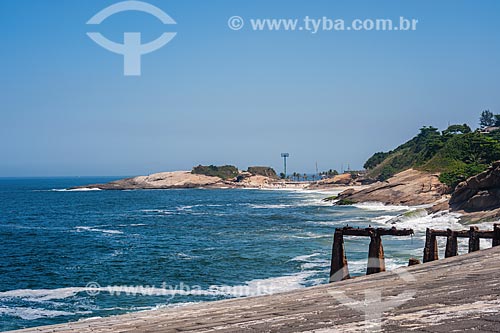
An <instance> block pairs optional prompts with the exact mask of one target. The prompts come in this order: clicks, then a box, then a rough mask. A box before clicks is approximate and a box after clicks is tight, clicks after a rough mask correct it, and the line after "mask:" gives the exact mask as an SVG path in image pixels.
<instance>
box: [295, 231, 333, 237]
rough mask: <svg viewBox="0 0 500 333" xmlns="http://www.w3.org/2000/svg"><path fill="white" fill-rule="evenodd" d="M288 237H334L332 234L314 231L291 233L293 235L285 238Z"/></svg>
mask: <svg viewBox="0 0 500 333" xmlns="http://www.w3.org/2000/svg"><path fill="white" fill-rule="evenodd" d="M288 237H291V238H299V239H310V238H330V237H332V235H331V234H317V233H314V232H310V231H308V232H303V233H299V234H295V235H291V236H285V238H288Z"/></svg>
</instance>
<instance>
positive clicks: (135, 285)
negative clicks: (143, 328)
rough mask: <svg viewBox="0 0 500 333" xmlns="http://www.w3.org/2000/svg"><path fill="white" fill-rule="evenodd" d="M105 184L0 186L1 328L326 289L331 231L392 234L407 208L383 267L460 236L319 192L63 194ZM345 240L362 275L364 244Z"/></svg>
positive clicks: (3, 182) (444, 222) (435, 222)
mask: <svg viewBox="0 0 500 333" xmlns="http://www.w3.org/2000/svg"><path fill="white" fill-rule="evenodd" d="M113 179H114V178H29V179H28V178H26V179H18V178H16V179H14V178H10V179H0V253H1V257H0V258H1V259H0V330H2V331H4V330H12V329H19V328H24V327H33V326H39V325H48V324H57V323H63V322H68V321H76V320H82V319H84V318H89V317H105V316H110V315H116V314H122V313H127V312H132V311H142V310H149V309H155V308H163V307H176V306H183V305H186V304H190V303H195V302H207V301H214V300H221V299H227V298H233V297H245V296H254V295H263V294H269V293H275V292H280V291H287V290H292V289H296V288H304V287H307V286H313V285H318V284H324V283H327V281H328V275H329V265H330V255H331V246H332V236H333V233H334V230H335V228H336V227H342V226H345V225H349V226H359V227H367V226H368V225H371V226H374V227H378V226H383V227H391V226H392V224H391V222H390V220H391V218H393V217H395V216H398V215H400V214H403V213H405V212H408V211H412V210H413V211H415V213H414V214H409V216H407V217H405V218H403V219H402V220H401V221H400V222H399V223H398V224H397V227H400V228H404V227H409V228H414V230H415V235H414V236H413V237H384V239H383V243H384V249H385V255H386V266H387V268H388V269H393V268H395V267H399V266H405V265H407V263H408V259H409V258H410V257H417V258H419V259H420V258H421V257H422V250H423V246H424V240H425V228H426V227H427V226H430V227H434V228H447V227H451V228H454V229H461V228H463V227H462V226H460V225H459V224H458V222H457V220H458V219H457V216H455V215H451V214H436V215H432V216H423V215H422V214H419V212H418V211H416V210H415V208H410V207H387V206H383V205H381V204H376V203H373V204H361V205H356V206H343V207H335V206H332V204H331V203H325V202H323V201H322V199H323V198H325V197H327V196H329V195H331V193H325V192H310V191H290V190H288V191H287V190H250V189H219V190H206V189H185V190H137V191H90V190H89V191H68V190H65V189H66V188H69V187H71V186H77V185H85V184H89V183H102V182H107V181H110V180H113ZM345 241H346V244H345V246H346V251H347V256H348V261H349V269H350V272H351V275H361V274H364V272H365V270H366V260H367V251H368V242H369V239H367V238H365V237H346V239H345ZM440 242H441V243H440V244H441V250H442V249H443V246H444V243H443V242H444V240H440ZM464 242H465V241H464ZM465 246H466V244H465V243H461V252H464V251H466V248H465ZM483 246H488V244H484V245H483Z"/></svg>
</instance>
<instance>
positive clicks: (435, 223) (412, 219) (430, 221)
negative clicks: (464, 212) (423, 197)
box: [386, 211, 464, 233]
mask: <svg viewBox="0 0 500 333" xmlns="http://www.w3.org/2000/svg"><path fill="white" fill-rule="evenodd" d="M424 212H425V211H422V213H418V212H415V213H414V214H408V215H405V214H403V215H402V216H400V217H398V218H396V219H394V220H388V221H386V223H387V224H390V225H392V226H396V227H398V228H411V229H413V230H414V231H415V232H419V233H425V230H426V229H427V228H431V229H448V228H449V229H452V230H461V229H464V226H463V225H462V224H460V223H459V219H460V214H457V213H449V212H438V213H434V214H430V215H427V214H424Z"/></svg>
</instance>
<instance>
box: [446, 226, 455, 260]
mask: <svg viewBox="0 0 500 333" xmlns="http://www.w3.org/2000/svg"><path fill="white" fill-rule="evenodd" d="M446 233H447V234H448V235H447V236H446V251H445V253H444V257H445V258H449V257H454V256H456V255H458V241H457V235H456V233H455V232H454V231H452V230H451V229H446Z"/></svg>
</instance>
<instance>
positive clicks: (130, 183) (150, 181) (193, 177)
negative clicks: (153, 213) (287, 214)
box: [72, 171, 285, 190]
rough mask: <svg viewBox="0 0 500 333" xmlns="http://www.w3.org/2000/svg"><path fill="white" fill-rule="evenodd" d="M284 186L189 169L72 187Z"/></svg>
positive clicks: (250, 177) (256, 177) (246, 175)
mask: <svg viewBox="0 0 500 333" xmlns="http://www.w3.org/2000/svg"><path fill="white" fill-rule="evenodd" d="M277 186H285V184H284V182H280V181H278V180H276V179H274V178H270V177H266V176H261V175H253V174H251V173H249V172H241V173H240V174H239V175H238V176H237V177H235V178H232V179H227V180H226V179H222V178H220V177H214V176H207V175H201V174H193V173H192V172H190V171H174V172H160V173H155V174H152V175H149V176H138V177H133V178H125V179H120V180H116V181H112V182H109V183H106V184H92V185H85V186H78V187H74V188H72V189H82V188H97V189H101V190H143V189H146V190H148V189H176V188H275V187H277Z"/></svg>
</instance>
